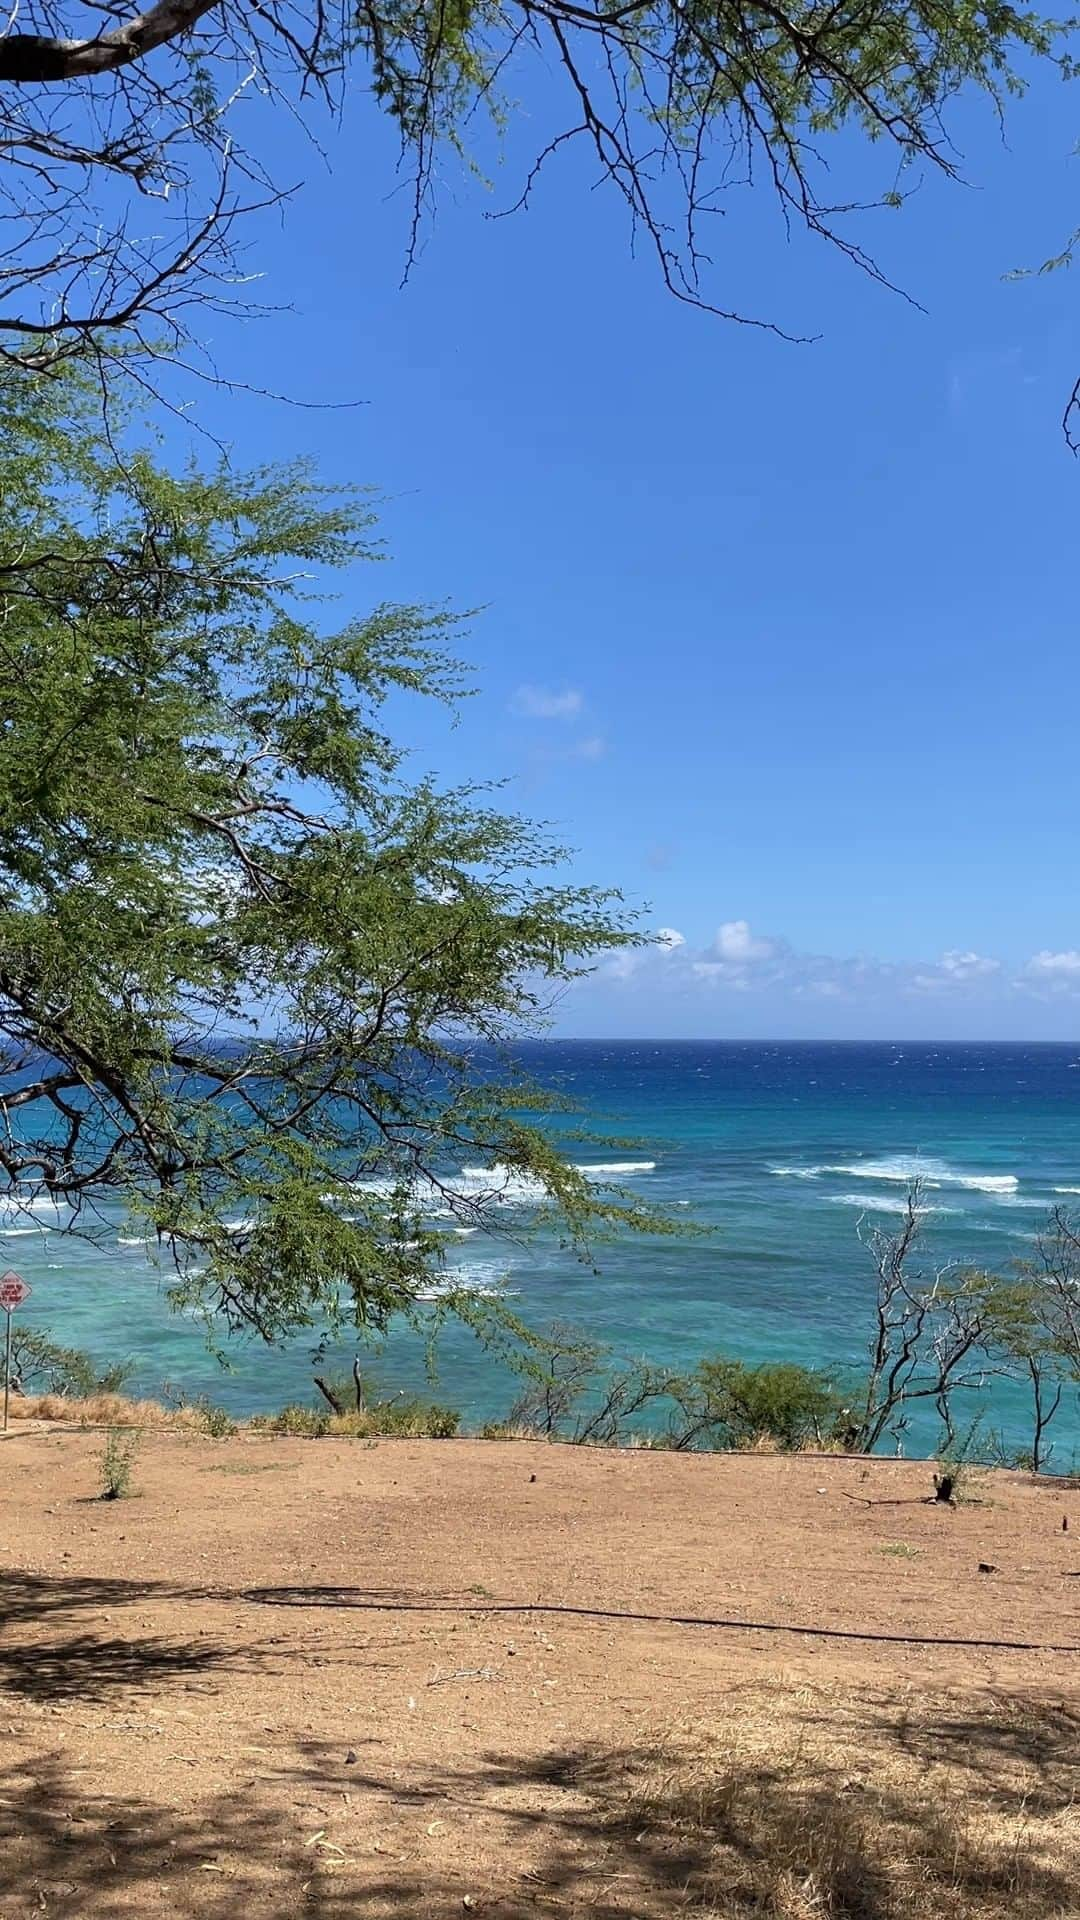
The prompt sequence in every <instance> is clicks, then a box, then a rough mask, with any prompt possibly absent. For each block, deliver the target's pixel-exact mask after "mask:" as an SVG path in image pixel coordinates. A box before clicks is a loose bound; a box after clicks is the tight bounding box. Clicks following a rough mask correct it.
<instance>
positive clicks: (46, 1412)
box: [11, 1393, 206, 1433]
mask: <svg viewBox="0 0 1080 1920" xmlns="http://www.w3.org/2000/svg"><path fill="white" fill-rule="evenodd" d="M11 1418H12V1420H49V1421H60V1422H63V1423H64V1424H65V1425H67V1426H75V1427H181V1428H185V1429H187V1430H188V1431H189V1432H193V1433H201V1432H203V1431H204V1430H205V1426H206V1418H205V1414H204V1412H203V1410H202V1409H201V1408H199V1407H175V1408H174V1407H163V1406H162V1405H161V1403H160V1401H158V1400H131V1399H129V1398H128V1396H127V1395H126V1394H123V1393H94V1394H90V1395H89V1396H88V1397H87V1398H86V1399H84V1400H76V1399H73V1398H69V1397H68V1395H66V1394H63V1393H40V1394H13V1395H12V1399H11Z"/></svg>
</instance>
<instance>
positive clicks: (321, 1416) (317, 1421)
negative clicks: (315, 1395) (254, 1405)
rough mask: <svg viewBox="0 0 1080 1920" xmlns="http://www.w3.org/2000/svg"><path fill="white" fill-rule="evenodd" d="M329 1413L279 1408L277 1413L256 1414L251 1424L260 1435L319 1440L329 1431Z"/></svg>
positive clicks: (296, 1408)
mask: <svg viewBox="0 0 1080 1920" xmlns="http://www.w3.org/2000/svg"><path fill="white" fill-rule="evenodd" d="M330 1419H331V1416H330V1414H329V1413H323V1411H322V1409H321V1408H316V1407H298V1406H289V1407H281V1408H280V1409H279V1411H278V1412H277V1413H257V1414H256V1415H255V1416H254V1418H253V1420H252V1422H251V1424H252V1426H253V1427H255V1428H257V1429H258V1430H259V1431H260V1432H262V1433H288V1434H296V1435H298V1436H299V1438H301V1439H303V1440H319V1439H321V1438H322V1436H323V1435H324V1434H327V1433H329V1431H330Z"/></svg>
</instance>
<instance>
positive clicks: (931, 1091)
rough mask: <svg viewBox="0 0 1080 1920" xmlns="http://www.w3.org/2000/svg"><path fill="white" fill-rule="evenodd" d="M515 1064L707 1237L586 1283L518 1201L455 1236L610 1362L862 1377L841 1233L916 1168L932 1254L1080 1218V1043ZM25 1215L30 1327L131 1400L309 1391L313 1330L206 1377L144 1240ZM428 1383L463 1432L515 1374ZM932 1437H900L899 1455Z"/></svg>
mask: <svg viewBox="0 0 1080 1920" xmlns="http://www.w3.org/2000/svg"><path fill="white" fill-rule="evenodd" d="M522 1055H523V1058H524V1060H525V1062H526V1064H527V1065H528V1066H529V1067H530V1069H531V1070H532V1071H533V1072H534V1074H535V1075H536V1076H537V1077H538V1078H539V1079H541V1080H543V1081H545V1082H546V1083H548V1084H550V1085H554V1086H557V1087H559V1088H561V1089H562V1090H563V1091H564V1092H566V1093H567V1094H569V1095H571V1096H572V1097H573V1098H574V1099H575V1101H577V1102H578V1103H579V1105H580V1107H581V1108H582V1110H583V1114H584V1116H585V1123H586V1124H587V1125H588V1126H589V1127H590V1128H591V1129H593V1130H595V1131H596V1133H597V1135H601V1134H605V1133H610V1134H617V1135H619V1136H632V1137H633V1139H634V1142H635V1144H634V1145H633V1146H632V1147H619V1148H618V1149H611V1148H610V1147H608V1146H605V1145H602V1144H599V1143H598V1145H597V1147H596V1149H595V1150H591V1149H590V1147H589V1145H588V1143H587V1142H586V1143H579V1144H577V1145H576V1146H575V1147H574V1149H573V1152H574V1157H575V1158H576V1159H577V1160H579V1161H580V1163H581V1164H582V1165H584V1166H590V1167H598V1168H600V1167H607V1166H610V1165H612V1164H615V1165H618V1166H619V1167H621V1168H622V1169H623V1171H622V1172H621V1173H620V1174H619V1176H618V1177H619V1178H620V1179H622V1180H623V1181H624V1182H625V1184H626V1185H627V1187H629V1188H632V1189H634V1190H636V1191H637V1192H639V1193H641V1194H642V1195H647V1196H648V1198H649V1199H650V1200H652V1201H655V1202H658V1203H659V1204H661V1205H662V1206H664V1207H666V1208H668V1209H670V1211H671V1212H672V1213H673V1214H674V1215H676V1217H681V1216H683V1215H685V1217H686V1218H687V1219H688V1220H692V1221H694V1222H695V1223H696V1224H698V1225H701V1226H706V1227H708V1228H710V1229H712V1231H711V1232H710V1233H709V1234H708V1236H707V1237H705V1238H702V1239H697V1238H688V1239H686V1240H681V1239H675V1240H668V1239H657V1238H648V1239H637V1238H633V1239H628V1240H627V1241H625V1242H624V1243H622V1244H620V1245H619V1246H617V1247H609V1248H605V1249H604V1250H603V1254H602V1258H601V1271H600V1272H599V1273H598V1274H597V1273H594V1272H593V1271H592V1270H591V1269H590V1268H589V1267H587V1266H582V1265H580V1264H579V1263H578V1262H577V1261H575V1260H574V1258H573V1257H572V1256H570V1255H568V1254H566V1253H564V1252H561V1251H560V1250H559V1249H558V1248H557V1246H555V1245H554V1244H553V1243H552V1242H551V1241H550V1240H543V1239H536V1240H533V1241H528V1240H526V1241H524V1242H523V1241H522V1240H521V1239H520V1238H518V1237H517V1234H516V1230H517V1229H518V1228H522V1227H524V1226H525V1225H526V1222H527V1211H528V1209H527V1207H525V1208H523V1209H522V1210H521V1211H518V1210H515V1209H512V1208H511V1209H507V1216H506V1218H507V1229H508V1231H507V1234H506V1235H505V1236H503V1235H499V1236H494V1235H492V1236H487V1235H483V1234H480V1233H476V1234H474V1235H472V1236H471V1237H469V1238H463V1239H461V1240H460V1241H459V1242H458V1243H457V1244H456V1245H455V1247H454V1249H453V1250H452V1252H451V1254H450V1265H451V1267H452V1268H453V1270H454V1273H455V1277H459V1278H466V1279H468V1280H469V1281H470V1283H472V1284H474V1285H476V1286H478V1287H490V1286H494V1285H497V1284H500V1283H505V1284H506V1285H507V1286H508V1287H509V1289H510V1290H511V1293H512V1294H513V1296H514V1305H515V1307H516V1308H517V1310H518V1311H519V1312H520V1313H521V1314H522V1316H523V1318H525V1319H526V1320H528V1321H530V1322H531V1323H534V1324H536V1325H538V1326H542V1325H545V1324H546V1323H548V1322H550V1321H551V1320H552V1319H556V1318H558V1319H563V1320H570V1321H573V1322H575V1323H577V1324H578V1325H580V1326H582V1327H583V1328H585V1329H587V1330H588V1331H589V1332H590V1333H593V1334H595V1335H598V1336H599V1337H600V1338H602V1339H604V1340H607V1341H609V1342H610V1343H611V1344H612V1345H613V1346H614V1347H615V1348H616V1349H617V1350H618V1352H619V1353H620V1354H623V1355H627V1356H632V1357H639V1356H648V1357H649V1358H651V1359H654V1360H657V1361H662V1362H665V1363H678V1364H683V1363H691V1362H692V1361H694V1360H695V1359H696V1358H697V1357H699V1356H700V1355H701V1354H703V1353H707V1352H715V1351H716V1350H717V1349H724V1350H726V1351H727V1352H730V1353H733V1354H736V1355H739V1356H743V1357H747V1358H751V1359H763V1358H781V1357H782V1358H788V1359H797V1360H799V1361H802V1362H804V1363H807V1364H820V1365H828V1366H835V1365H837V1364H839V1365H843V1366H852V1367H857V1366H858V1365H859V1363H860V1361H861V1360H862V1357H863V1355H864V1352H865V1347H866V1342H867V1339H868V1337H869V1319H868V1313H869V1308H870V1303H871V1300H872V1294H873V1274H872V1270H871V1267H870V1263H869V1260H868V1258H867V1255H866V1253H865V1251H864V1250H863V1249H862V1248H861V1247H860V1245H859V1242H858V1238H857V1232H856V1228H857V1224H858V1222H859V1220H860V1218H862V1219H863V1220H864V1222H865V1223H866V1224H871V1225H876V1226H887V1225H888V1223H889V1221H890V1219H895V1218H896V1217H897V1214H898V1211H899V1209H900V1208H901V1207H902V1204H903V1194H904V1190H905V1184H906V1182H907V1180H908V1178H909V1177H910V1175H911V1174H912V1173H913V1172H915V1171H919V1172H921V1173H922V1175H923V1176H924V1178H925V1180H926V1181H927V1192H926V1196H925V1198H926V1202H927V1205H928V1207H929V1209H930V1211H928V1213H927V1215H926V1217H925V1239H924V1257H925V1260H926V1262H927V1263H928V1264H938V1263H941V1262H943V1261H946V1260H958V1261H960V1262H963V1263H976V1264H978V1265H980V1266H991V1267H994V1268H996V1269H999V1270H1007V1268H1008V1267H1009V1265H1010V1264H1011V1263H1012V1262H1013V1261H1015V1260H1016V1259H1017V1258H1022V1257H1023V1256H1024V1254H1025V1253H1029V1252H1030V1251H1031V1250H1032V1247H1033V1242H1034V1235H1035V1233H1036V1231H1037V1229H1038V1227H1039V1225H1040V1222H1041V1221H1042V1220H1043V1219H1044V1218H1045V1216H1046V1213H1047V1211H1048V1209H1049V1208H1050V1206H1052V1205H1053V1204H1055V1203H1059V1204H1061V1203H1063V1204H1067V1205H1070V1204H1072V1205H1076V1206H1077V1208H1078V1210H1080V1046H1077V1047H1072V1046H1051V1045H1025V1046H1021V1045H1007V1046H1002V1045H993V1046H990V1045H986V1046H983V1045H965V1046H940V1045H935V1046H929V1045H928V1046H912V1045H910V1044H903V1045H895V1046H893V1045H889V1044H873V1045H869V1044H867V1045H861V1044H830V1045H811V1044H783V1043H763V1044H750V1043H746V1044H736V1043H722V1042H716V1043H713V1042H702V1043H689V1042H686V1043H673V1042H667V1043H661V1042H657V1043H653V1042H638V1041H621V1042H605V1043H599V1042H586V1041H572V1042H571V1041H567V1042H554V1041H553V1042H547V1043H541V1044H535V1045H531V1046H528V1047H525V1048H523V1049H522ZM461 1177H462V1179H463V1181H464V1182H465V1183H466V1184H467V1182H468V1180H469V1179H470V1178H474V1177H475V1176H472V1175H469V1174H466V1173H464V1171H463V1173H462V1176H461ZM597 1177H598V1178H602V1177H607V1176H605V1175H602V1174H600V1173H598V1174H597ZM35 1217H36V1219H37V1220H38V1221H39V1222H40V1224H39V1225H33V1226H29V1225H27V1222H26V1219H25V1216H24V1217H20V1218H19V1219H18V1221H17V1222H16V1220H15V1219H14V1217H12V1216H9V1218H8V1221H7V1223H6V1224H4V1225H2V1226H0V1259H2V1260H3V1261H4V1262H6V1263H8V1264H10V1265H13V1266H15V1267H16V1268H17V1269H18V1270H19V1271H20V1272H22V1273H23V1274H24V1275H25V1277H26V1278H27V1279H28V1280H29V1281H30V1282H31V1283H32V1285H33V1288H34V1293H33V1297H32V1300H31V1301H30V1303H29V1305H28V1307H27V1308H26V1309H25V1310H24V1311H25V1317H26V1318H27V1319H28V1320H31V1321H33V1322H35V1323H37V1324H39V1325H42V1326H47V1327H48V1328H50V1329H51V1331H52V1333H53V1334H54V1336H56V1337H58V1338H62V1339H63V1340H65V1341H67V1342H70V1343H72V1344H75V1345H78V1346H84V1347H86V1348H88V1349H89V1350H90V1351H91V1352H93V1353H94V1354H95V1355H96V1356H98V1357H100V1358H101V1359H105V1358H109V1359H112V1358H116V1357H119V1356H123V1355H131V1356H132V1357H133V1358H134V1360H135V1362H136V1374H135V1379H136V1383H137V1386H138V1388H139V1389H140V1390H143V1391H146V1392H158V1391H159V1390H160V1388H161V1384H162V1382H163V1381H166V1380H168V1381H172V1382H173V1383H176V1384H178V1385H181V1386H182V1387H183V1388H184V1390H185V1391H187V1392H189V1393H202V1392H205V1393H208V1394H210V1395H211V1397H212V1398H213V1399H215V1400H217V1401H219V1402H220V1403H222V1404H224V1405H226V1406H228V1407H230V1408H231V1409H233V1410H234V1411H237V1412H241V1411H242V1412H249V1411H255V1410H258V1409H261V1408H266V1407H272V1406H279V1405H281V1404H282V1402H283V1401H285V1400H287V1399H289V1398H297V1397H300V1398H307V1397H309V1394H310V1390H311V1389H310V1381H311V1366H310V1351H311V1347H312V1344H313V1338H312V1337H311V1336H309V1337H307V1338H306V1339H302V1340H298V1341H295V1342H293V1343H292V1345H291V1346H289V1347H288V1348H286V1349H284V1350H280V1351H267V1350H266V1349H265V1348H262V1347H261V1346H259V1345H258V1343H255V1342H242V1343H237V1344H235V1345H234V1346H233V1348H232V1349H231V1371H228V1372H223V1371H222V1369H221V1367H220V1365H219V1363H218V1362H217V1361H216V1360H215V1359H214V1357H213V1356H212V1355H211V1354H210V1353H209V1352H208V1351H207V1348H206V1345H205V1340H204V1336H203V1333H202V1331H201V1329H200V1328H199V1327H198V1326H197V1325H196V1324H194V1323H192V1322H190V1321H186V1320H184V1319H182V1318H178V1317H177V1316H175V1315H173V1314H171V1313H170V1312H169V1310H168V1307H167V1305H166V1303H165V1301H164V1298H163V1292H164V1287H165V1285H166V1284H167V1281H166V1279H165V1278H163V1277H162V1276H160V1275H159V1274H157V1273H156V1272H155V1270H154V1269H153V1267H152V1266H151V1265H150V1264H148V1261H147V1258H146V1251H145V1249H144V1248H143V1247H142V1246H141V1245H140V1244H135V1245H124V1244H120V1240H119V1235H120V1234H121V1233H122V1232H123V1228H122V1226H121V1224H120V1222H119V1221H117V1222H116V1230H117V1238H116V1243H115V1244H112V1245H110V1246H109V1247H108V1248H102V1247H99V1246H94V1245H90V1244H87V1243H85V1242H81V1241H79V1240H78V1239H77V1238H72V1237H70V1236H69V1235H68V1234H66V1233H65V1232H63V1231H62V1230H61V1229H62V1226H63V1216H62V1215H55V1214H53V1213H50V1212H48V1211H44V1210H43V1211H42V1212H40V1213H39V1214H38V1215H37V1216H35ZM351 1352H352V1349H351V1348H349V1349H348V1350H347V1352H343V1353H341V1354H340V1355H337V1356H334V1355H331V1356H330V1358H329V1362H328V1364H330V1365H333V1364H334V1361H335V1358H336V1359H339V1360H341V1361H346V1360H347V1359H349V1358H351ZM374 1371H375V1372H376V1374H377V1376H378V1378H379V1380H380V1381H381V1382H383V1383H385V1385H386V1386H387V1387H388V1388H396V1387H398V1386H423V1385H424V1362H423V1356H422V1354H421V1352H420V1350H419V1343H418V1342H417V1340H416V1339H415V1336H408V1337H406V1336H403V1335H399V1336H394V1337H392V1338H391V1340H390V1341H389V1343H388V1345H387V1347H386V1348H385V1350H384V1351H383V1352H382V1353H381V1354H380V1355H379V1357H378V1359H377V1361H376V1362H375V1363H374ZM440 1390H441V1392H442V1393H443V1395H444V1397H445V1398H447V1399H450V1400H452V1401H453V1402H454V1403H455V1404H456V1405H459V1406H461V1407H462V1408H463V1409H464V1410H465V1413H466V1415H467V1417H468V1418H469V1419H470V1420H471V1419H475V1418H480V1417H487V1416H490V1415H493V1414H498V1413H501V1412H503V1411H505V1409H506V1406H507V1404H508V1402H509V1400H510V1399H511V1398H512V1396H513V1383H512V1381H510V1380H509V1379H508V1377H507V1376H506V1375H505V1374H504V1373H502V1372H501V1371H500V1369H499V1368H498V1367H497V1366H496V1364H495V1363H494V1362H493V1361H491V1360H490V1359H489V1358H488V1357H487V1356H486V1355H484V1354H483V1353H482V1352H481V1351H479V1350H478V1349H477V1348H476V1346H475V1343H474V1342H473V1341H472V1339H471V1336H467V1335H464V1334H461V1333H455V1334H452V1335H450V1336H448V1337H447V1339H446V1341H445V1344H444V1347H443V1351H442V1360H441V1368H440ZM992 1398H993V1403H994V1404H993V1416H992V1421H993V1424H994V1425H995V1426H997V1427H1000V1428H1002V1429H1003V1430H1004V1432H1005V1433H1006V1435H1007V1436H1008V1437H1012V1438H1014V1439H1015V1440H1016V1441H1017V1442H1019V1441H1020V1440H1022V1439H1023V1437H1024V1436H1023V1422H1022V1418H1021V1414H1020V1403H1019V1401H1018V1400H1017V1399H1016V1398H1015V1397H1014V1395H1013V1394H1012V1393H1011V1391H1010V1389H1009V1388H1008V1387H1007V1386H1005V1387H1002V1386H997V1387H994V1388H993V1389H992ZM1074 1398H1075V1397H1074V1396H1070V1399H1074ZM935 1431H936V1425H935V1424H934V1423H930V1424H929V1425H927V1424H926V1423H924V1428H923V1429H919V1428H913V1430H912V1434H911V1437H910V1441H909V1450H911V1451H918V1450H919V1443H920V1442H921V1444H922V1445H925V1446H927V1447H930V1446H932V1444H933V1439H934V1434H935ZM1057 1432H1058V1456H1057V1464H1059V1465H1064V1464H1069V1462H1070V1461H1071V1458H1072V1454H1073V1450H1074V1447H1080V1425H1078V1423H1077V1421H1076V1419H1075V1417H1074V1406H1073V1405H1071V1404H1070V1406H1069V1407H1068V1408H1067V1410H1066V1414H1064V1415H1063V1416H1062V1419H1061V1421H1060V1422H1059V1426H1058V1429H1057Z"/></svg>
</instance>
